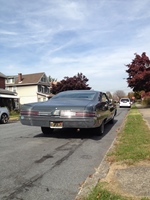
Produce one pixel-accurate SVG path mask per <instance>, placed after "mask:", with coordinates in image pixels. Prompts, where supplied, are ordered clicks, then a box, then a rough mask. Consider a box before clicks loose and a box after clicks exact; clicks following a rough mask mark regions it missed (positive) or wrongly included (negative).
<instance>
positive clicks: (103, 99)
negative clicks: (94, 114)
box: [102, 93, 109, 103]
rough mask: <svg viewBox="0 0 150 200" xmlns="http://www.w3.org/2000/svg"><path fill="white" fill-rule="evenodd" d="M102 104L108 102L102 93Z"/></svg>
mask: <svg viewBox="0 0 150 200" xmlns="http://www.w3.org/2000/svg"><path fill="white" fill-rule="evenodd" d="M102 102H107V103H108V102H109V100H108V98H107V96H106V95H105V94H104V93H103V94H102Z"/></svg>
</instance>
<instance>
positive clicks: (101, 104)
mask: <svg viewBox="0 0 150 200" xmlns="http://www.w3.org/2000/svg"><path fill="white" fill-rule="evenodd" d="M116 112H117V110H116V106H115V105H113V104H112V103H111V102H109V99H108V97H107V95H106V94H105V93H103V92H99V91H93V90H72V91H64V92H60V93H58V94H57V95H55V96H53V97H52V98H51V99H49V100H48V101H46V102H37V103H29V104H24V105H22V106H21V109H20V121H21V123H22V124H23V125H29V126H40V127H41V130H42V132H43V134H49V133H51V132H52V131H53V130H54V129H60V128H76V129H93V130H94V131H95V132H96V133H97V134H98V135H101V134H103V133H104V125H105V124H106V123H107V122H113V121H114V117H115V115H116Z"/></svg>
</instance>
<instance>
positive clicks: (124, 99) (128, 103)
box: [119, 98, 131, 108]
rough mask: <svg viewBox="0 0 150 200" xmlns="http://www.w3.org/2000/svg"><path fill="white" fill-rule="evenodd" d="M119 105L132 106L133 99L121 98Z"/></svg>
mask: <svg viewBox="0 0 150 200" xmlns="http://www.w3.org/2000/svg"><path fill="white" fill-rule="evenodd" d="M119 107H120V108H122V107H128V108H130V107H131V101H130V99H129V98H121V99H120V101H119Z"/></svg>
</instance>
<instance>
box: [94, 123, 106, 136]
mask: <svg viewBox="0 0 150 200" xmlns="http://www.w3.org/2000/svg"><path fill="white" fill-rule="evenodd" d="M104 131H105V123H104V121H103V122H102V124H101V125H100V126H99V127H97V128H95V133H96V135H98V136H101V135H103V134H104Z"/></svg>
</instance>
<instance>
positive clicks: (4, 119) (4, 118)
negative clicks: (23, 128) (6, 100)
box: [1, 113, 9, 124]
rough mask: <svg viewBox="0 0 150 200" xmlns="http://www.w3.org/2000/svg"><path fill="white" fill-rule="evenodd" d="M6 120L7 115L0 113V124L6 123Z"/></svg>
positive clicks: (7, 118)
mask: <svg viewBox="0 0 150 200" xmlns="http://www.w3.org/2000/svg"><path fill="white" fill-rule="evenodd" d="M8 120H9V117H8V115H7V114H6V113H3V114H2V115H1V123H2V124H6V123H8Z"/></svg>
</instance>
